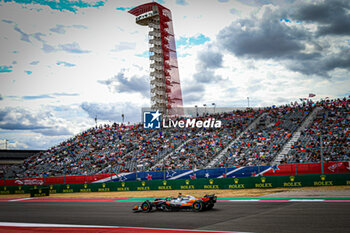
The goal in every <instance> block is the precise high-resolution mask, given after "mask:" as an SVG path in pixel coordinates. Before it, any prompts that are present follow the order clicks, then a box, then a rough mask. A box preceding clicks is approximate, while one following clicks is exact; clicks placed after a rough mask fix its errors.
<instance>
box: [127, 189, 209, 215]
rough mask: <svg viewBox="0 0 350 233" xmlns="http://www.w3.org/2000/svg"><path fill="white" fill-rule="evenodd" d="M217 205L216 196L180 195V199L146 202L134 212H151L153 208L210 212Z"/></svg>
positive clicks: (171, 198)
mask: <svg viewBox="0 0 350 233" xmlns="http://www.w3.org/2000/svg"><path fill="white" fill-rule="evenodd" d="M215 203H216V196H215V195H214V194H212V195H205V196H204V197H202V198H196V197H193V196H191V195H182V194H181V193H179V195H178V197H167V198H165V199H155V200H154V201H149V200H147V201H144V202H143V203H141V204H140V205H135V206H134V208H133V211H134V212H141V211H142V212H150V211H151V210H152V209H153V208H155V209H156V210H163V211H174V210H182V209H186V210H193V211H197V212H198V211H202V210H210V209H212V208H213V207H214V204H215Z"/></svg>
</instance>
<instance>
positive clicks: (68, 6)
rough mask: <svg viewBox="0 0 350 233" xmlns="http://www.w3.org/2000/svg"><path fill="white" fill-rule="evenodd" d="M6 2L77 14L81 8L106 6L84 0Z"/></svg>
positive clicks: (12, 0)
mask: <svg viewBox="0 0 350 233" xmlns="http://www.w3.org/2000/svg"><path fill="white" fill-rule="evenodd" d="M5 2H16V3H18V4H38V5H41V6H48V7H50V8H51V9H52V10H59V11H65V10H66V11H70V12H73V13H76V12H77V11H78V9H79V8H89V7H96V8H98V7H101V6H104V4H105V1H95V2H94V3H87V2H85V1H82V0H60V1H52V0H5Z"/></svg>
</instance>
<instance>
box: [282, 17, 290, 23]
mask: <svg viewBox="0 0 350 233" xmlns="http://www.w3.org/2000/svg"><path fill="white" fill-rule="evenodd" d="M280 21H281V22H283V21H284V22H286V23H291V22H292V21H290V19H286V18H285V19H280Z"/></svg>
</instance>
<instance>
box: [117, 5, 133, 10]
mask: <svg viewBox="0 0 350 233" xmlns="http://www.w3.org/2000/svg"><path fill="white" fill-rule="evenodd" d="M132 8H134V7H132V6H131V7H118V8H116V10H118V11H128V10H131V9H132Z"/></svg>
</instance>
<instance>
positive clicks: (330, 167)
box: [323, 162, 350, 173]
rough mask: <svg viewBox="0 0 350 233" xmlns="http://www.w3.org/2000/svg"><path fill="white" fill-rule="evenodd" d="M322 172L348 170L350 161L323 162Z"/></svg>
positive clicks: (349, 169)
mask: <svg viewBox="0 0 350 233" xmlns="http://www.w3.org/2000/svg"><path fill="white" fill-rule="evenodd" d="M323 167H324V173H344V172H349V171H350V162H328V163H324V166H323Z"/></svg>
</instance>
